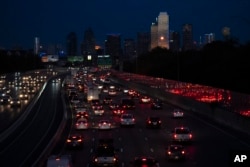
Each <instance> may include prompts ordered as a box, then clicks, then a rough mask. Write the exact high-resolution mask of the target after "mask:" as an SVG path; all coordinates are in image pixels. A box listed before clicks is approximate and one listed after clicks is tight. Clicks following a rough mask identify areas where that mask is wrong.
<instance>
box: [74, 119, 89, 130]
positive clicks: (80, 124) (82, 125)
mask: <svg viewBox="0 0 250 167" xmlns="http://www.w3.org/2000/svg"><path fill="white" fill-rule="evenodd" d="M75 128H76V130H83V129H88V128H89V123H88V120H87V119H86V118H79V119H77V120H76V123H75Z"/></svg>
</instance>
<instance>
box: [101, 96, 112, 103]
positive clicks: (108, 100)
mask: <svg viewBox="0 0 250 167" xmlns="http://www.w3.org/2000/svg"><path fill="white" fill-rule="evenodd" d="M110 103H112V98H111V97H105V98H104V99H103V104H110Z"/></svg>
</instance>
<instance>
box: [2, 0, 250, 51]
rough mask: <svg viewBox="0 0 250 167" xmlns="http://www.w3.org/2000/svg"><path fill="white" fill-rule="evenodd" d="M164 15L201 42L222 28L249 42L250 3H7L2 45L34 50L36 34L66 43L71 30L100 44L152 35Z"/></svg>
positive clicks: (117, 0)
mask: <svg viewBox="0 0 250 167" xmlns="http://www.w3.org/2000/svg"><path fill="white" fill-rule="evenodd" d="M160 12H167V13H168V14H169V20H170V30H174V31H179V32H180V31H181V27H182V25H183V24H184V23H190V24H192V25H193V36H194V40H195V41H197V42H198V41H199V37H200V36H203V35H204V34H205V33H211V32H213V33H215V37H216V39H218V40H220V39H222V33H221V30H222V28H223V27H230V31H231V35H232V36H234V37H236V38H238V39H239V41H240V42H241V43H245V42H246V41H249V40H250V32H249V31H250V0H3V1H1V5H0V21H1V24H0V47H4V48H6V49H8V48H11V47H12V46H14V45H18V46H22V47H23V48H25V49H29V48H32V47H33V41H34V37H35V36H38V37H40V41H41V43H42V44H43V45H48V44H62V45H65V43H66V37H67V35H68V34H69V33H70V32H71V31H74V32H76V34H77V36H78V41H79V43H80V41H82V39H83V34H84V31H85V30H86V29H87V28H88V27H91V28H92V29H93V31H94V34H95V38H96V41H97V43H98V44H100V45H103V43H104V39H105V38H106V34H108V33H120V34H121V35H122V38H123V39H124V38H134V39H135V38H136V33H137V32H139V31H150V25H151V23H152V22H154V21H155V18H156V17H157V16H158V15H159V13H160Z"/></svg>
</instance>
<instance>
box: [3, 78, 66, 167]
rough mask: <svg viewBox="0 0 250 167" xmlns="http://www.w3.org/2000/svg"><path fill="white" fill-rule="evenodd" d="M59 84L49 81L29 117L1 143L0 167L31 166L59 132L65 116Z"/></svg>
mask: <svg viewBox="0 0 250 167" xmlns="http://www.w3.org/2000/svg"><path fill="white" fill-rule="evenodd" d="M60 89H61V86H60V84H55V83H52V82H51V81H50V82H48V85H47V86H46V88H45V90H44V92H43V93H42V94H41V97H40V98H39V100H38V101H37V103H36V104H35V105H34V107H33V108H32V110H31V111H30V114H29V115H28V117H27V118H26V119H25V120H24V121H23V122H22V124H21V125H20V126H18V127H17V128H16V129H15V131H14V132H13V133H12V134H11V135H9V136H8V137H7V138H5V140H4V141H2V142H1V144H0V150H1V156H0V157H1V161H0V166H13V167H14V166H31V165H32V164H33V163H34V161H35V160H36V159H37V158H38V157H39V156H40V154H41V153H42V152H43V151H44V149H45V148H46V147H47V145H48V143H49V142H50V140H51V138H52V137H53V136H54V134H55V133H56V131H57V129H58V127H59V125H60V123H61V120H62V117H63V115H64V114H63V113H64V108H63V106H64V104H63V101H62V98H61V91H60Z"/></svg>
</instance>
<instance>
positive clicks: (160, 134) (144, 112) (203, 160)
mask: <svg viewBox="0 0 250 167" xmlns="http://www.w3.org/2000/svg"><path fill="white" fill-rule="evenodd" d="M105 96H107V93H102V97H105ZM124 97H127V95H125V94H124V93H122V92H120V93H119V94H118V95H117V96H116V97H113V100H114V101H117V102H119V101H120V99H121V98H124ZM135 102H136V109H135V110H131V111H127V112H130V113H133V114H134V116H135V118H136V125H135V126H134V127H120V124H119V117H117V116H114V115H113V114H112V112H111V111H110V110H109V109H108V106H104V108H105V114H104V115H103V116H96V115H94V114H93V113H92V112H90V113H89V114H90V121H89V122H90V124H91V126H90V128H89V129H87V130H83V131H76V130H75V129H74V121H75V120H74V118H73V120H72V121H73V124H72V129H71V133H80V134H82V135H83V137H84V148H83V149H82V150H67V149H65V148H64V147H63V146H64V145H62V143H63V142H61V145H60V146H58V147H57V149H54V150H53V151H52V152H51V154H70V155H72V158H73V162H74V166H75V167H80V166H81V167H82V166H86V167H88V166H91V157H92V156H93V153H94V150H95V147H96V145H97V143H98V140H99V139H100V138H103V137H112V138H113V139H114V145H115V147H116V148H117V149H118V150H119V152H118V156H119V162H120V163H119V164H120V166H121V167H128V166H129V165H130V161H131V160H132V159H133V158H134V157H135V156H141V155H147V156H153V157H155V158H156V159H157V160H158V161H159V163H160V166H163V167H165V166H190V167H191V166H192V167H193V166H197V167H200V166H204V167H206V166H207V167H210V166H221V167H224V166H225V167H227V166H228V165H229V163H230V153H231V152H232V151H235V150H250V140H249V139H250V137H249V136H248V135H245V134H242V133H239V132H236V131H233V130H232V129H229V128H227V127H223V126H222V125H219V124H216V123H215V122H211V121H209V120H206V119H205V118H200V117H198V116H196V115H194V114H193V113H190V112H188V111H184V112H185V116H184V118H181V119H174V118H173V117H172V111H173V109H174V107H173V106H170V105H168V104H164V106H163V109H162V110H152V109H151V107H150V104H140V103H139V100H138V99H137V100H135ZM150 115H156V116H159V117H160V118H161V119H162V128H161V129H148V128H146V118H147V117H148V116H150ZM100 119H108V120H111V122H112V129H111V130H108V131H100V130H98V129H97V124H98V121H99V120H100ZM177 126H188V127H189V128H190V129H191V130H192V132H193V142H192V143H191V144H187V145H185V148H186V154H187V160H186V161H185V162H177V163H174V162H168V161H167V160H166V150H165V149H166V147H167V145H169V144H171V143H172V133H171V131H172V130H173V128H175V127H177ZM62 147H63V149H61V148H62Z"/></svg>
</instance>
